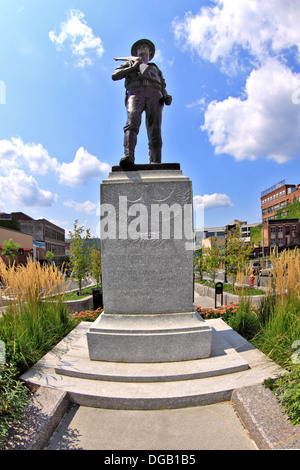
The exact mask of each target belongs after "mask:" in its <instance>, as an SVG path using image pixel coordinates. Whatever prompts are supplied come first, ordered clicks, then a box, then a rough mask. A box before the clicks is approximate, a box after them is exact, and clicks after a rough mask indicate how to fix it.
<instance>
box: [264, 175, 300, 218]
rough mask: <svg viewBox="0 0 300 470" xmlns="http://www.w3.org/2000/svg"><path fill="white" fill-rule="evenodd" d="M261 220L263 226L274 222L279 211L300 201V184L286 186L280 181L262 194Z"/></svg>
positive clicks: (284, 182) (284, 181)
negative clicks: (270, 221)
mask: <svg viewBox="0 0 300 470" xmlns="http://www.w3.org/2000/svg"><path fill="white" fill-rule="evenodd" d="M260 200H261V219H262V223H263V225H264V224H266V223H267V222H268V220H273V219H274V218H275V214H276V212H277V211H278V210H279V209H284V208H285V207H286V206H287V205H288V204H292V203H293V202H294V201H300V184H298V185H297V186H296V185H295V184H286V180H283V181H280V182H279V183H277V184H275V185H274V186H272V187H270V188H268V189H266V190H265V191H263V192H262V193H261V198H260Z"/></svg>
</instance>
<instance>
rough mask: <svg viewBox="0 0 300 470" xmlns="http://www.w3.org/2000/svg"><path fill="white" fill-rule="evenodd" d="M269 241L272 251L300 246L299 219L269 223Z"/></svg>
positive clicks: (277, 220) (278, 220) (275, 220)
mask: <svg viewBox="0 0 300 470" xmlns="http://www.w3.org/2000/svg"><path fill="white" fill-rule="evenodd" d="M267 237H268V241H269V247H270V248H271V249H274V248H277V249H278V250H279V251H280V250H282V249H288V248H295V247H296V246H300V222H299V219H274V220H269V221H268V234H267Z"/></svg>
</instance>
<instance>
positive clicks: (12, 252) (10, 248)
mask: <svg viewBox="0 0 300 470" xmlns="http://www.w3.org/2000/svg"><path fill="white" fill-rule="evenodd" d="M19 249H20V245H19V244H18V243H14V242H13V239H12V238H10V239H9V240H8V241H6V240H4V242H3V250H2V253H1V254H2V256H5V257H6V258H8V259H9V261H10V262H12V261H13V260H14V259H15V258H16V256H17V254H18V251H19Z"/></svg>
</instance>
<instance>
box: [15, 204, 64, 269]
mask: <svg viewBox="0 0 300 470" xmlns="http://www.w3.org/2000/svg"><path fill="white" fill-rule="evenodd" d="M12 215H13V216H14V217H15V219H16V220H17V221H18V222H19V224H20V226H21V231H22V233H27V234H29V235H32V237H33V239H34V240H35V241H36V242H40V243H44V244H45V250H44V252H45V253H46V252H47V251H51V252H52V253H53V254H54V261H55V262H58V261H59V260H60V258H62V257H64V256H65V230H64V229H63V228H61V227H58V226H57V225H55V224H53V223H52V222H49V221H48V220H46V219H33V218H32V217H29V216H28V215H26V214H23V212H14V213H13V214H12ZM40 261H42V260H41V259H40Z"/></svg>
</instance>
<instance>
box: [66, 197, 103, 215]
mask: <svg viewBox="0 0 300 470" xmlns="http://www.w3.org/2000/svg"><path fill="white" fill-rule="evenodd" d="M63 205H64V206H67V207H72V208H73V209H75V210H76V211H77V212H85V213H86V214H90V215H92V214H95V212H96V207H97V205H96V204H94V203H93V202H91V201H85V202H75V201H72V200H70V201H66V202H64V203H63Z"/></svg>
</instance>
